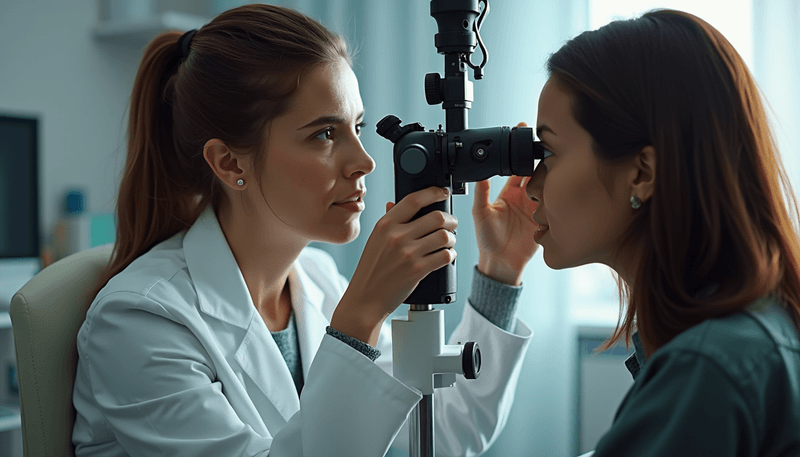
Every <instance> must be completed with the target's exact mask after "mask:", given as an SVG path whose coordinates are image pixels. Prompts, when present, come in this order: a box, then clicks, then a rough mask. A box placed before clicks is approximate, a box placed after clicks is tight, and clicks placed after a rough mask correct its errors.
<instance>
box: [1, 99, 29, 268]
mask: <svg viewBox="0 0 800 457" xmlns="http://www.w3.org/2000/svg"><path fill="white" fill-rule="evenodd" d="M38 129H39V121H38V119H36V118H28V117H18V116H4V115H0V259H2V258H20V257H37V258H38V257H39V169H38V158H39V157H38V156H39V148H38V147H39V143H38V136H39V132H38Z"/></svg>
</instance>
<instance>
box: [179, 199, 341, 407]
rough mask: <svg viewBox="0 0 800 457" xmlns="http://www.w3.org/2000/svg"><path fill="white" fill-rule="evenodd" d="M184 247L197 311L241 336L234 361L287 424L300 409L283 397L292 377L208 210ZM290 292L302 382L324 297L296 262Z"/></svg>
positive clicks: (322, 323)
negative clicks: (226, 325)
mask: <svg viewBox="0 0 800 457" xmlns="http://www.w3.org/2000/svg"><path fill="white" fill-rule="evenodd" d="M183 243H184V244H183V248H184V255H185V257H186V264H187V267H188V269H189V274H190V275H191V277H192V280H193V282H194V284H195V290H196V292H197V297H198V301H199V307H200V310H201V311H202V312H203V313H205V314H206V315H208V316H210V317H211V318H213V319H217V320H219V321H222V322H225V323H227V324H230V325H234V326H236V327H239V328H241V329H244V330H245V331H246V333H244V334H243V336H242V337H241V338H242V339H241V341H239V343H238V348H237V349H236V350H235V354H234V355H233V357H234V359H235V360H236V361H237V363H238V364H239V366H241V367H242V369H243V370H244V372H245V373H247V375H248V376H249V377H250V378H251V379H252V380H253V382H254V383H255V384H256V386H257V387H258V389H259V390H261V391H262V392H263V393H264V394H265V395H266V397H267V399H268V400H269V401H270V402H271V403H272V406H273V407H274V408H276V409H277V410H278V412H279V413H280V414H281V416H283V419H284V420H288V419H289V417H291V415H292V414H294V413H295V412H296V411H297V410H298V409H299V407H300V404H299V401H298V398H297V396H293V395H287V392H295V388H294V382H293V381H292V378H291V373H290V372H289V369H288V367H287V366H286V362H285V361H284V359H283V356H282V355H281V354H280V350H279V349H278V346H277V344H276V343H275V341H274V340H273V339H272V337H271V335H270V334H269V330H268V329H267V327H266V325H265V324H264V322H263V320H262V319H261V318H260V316H258V313H257V311H256V308H255V306H254V305H253V301H252V298H251V297H250V293H249V292H248V289H247V284H246V283H245V281H244V276H243V275H242V273H241V270H239V266H238V264H237V263H236V259H235V258H234V257H233V253H232V252H231V249H230V246H229V245H228V243H227V240H226V239H225V235H224V234H223V232H222V229H221V228H220V226H219V222H218V220H217V218H216V215H215V214H214V211H213V209H211V208H210V207H209V208H207V209H206V210H205V211H204V212H203V213H202V214H201V215H200V217H198V219H197V221H196V222H195V223H194V224H193V225H192V227H191V228H190V229H189V231H188V232H187V233H186V236H185V237H184V242H183ZM302 255H303V254H301V256H302ZM289 290H290V292H291V297H292V308H293V309H294V312H295V319H296V322H297V332H298V339H299V341H300V356H301V361H302V365H303V376H304V378H307V377H308V370H309V368H310V366H311V362H312V361H313V360H314V356H315V355H316V353H317V350H318V349H319V346H320V344H321V343H322V339H323V337H324V335H325V327H326V326H327V325H328V322H329V321H328V318H327V317H326V316H325V315H324V313H323V311H322V306H323V302H324V300H325V293H324V292H323V291H322V290H321V289H320V288H319V286H317V285H316V284H315V283H314V281H313V280H312V279H311V278H310V277H309V276H308V274H307V273H306V272H305V271H304V269H303V268H302V264H301V262H300V261H299V260H297V261H295V263H294V266H293V268H292V270H291V272H290V274H289ZM278 367H280V368H278ZM276 368H277V369H276ZM254 403H257V402H255V401H254Z"/></svg>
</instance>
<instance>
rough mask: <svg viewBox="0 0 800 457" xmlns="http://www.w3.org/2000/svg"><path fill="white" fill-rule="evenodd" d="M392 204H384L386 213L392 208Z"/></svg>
mask: <svg viewBox="0 0 800 457" xmlns="http://www.w3.org/2000/svg"><path fill="white" fill-rule="evenodd" d="M394 205H395V204H394V202H386V212H387V213H388V212H389V210H390V209H392V208H394Z"/></svg>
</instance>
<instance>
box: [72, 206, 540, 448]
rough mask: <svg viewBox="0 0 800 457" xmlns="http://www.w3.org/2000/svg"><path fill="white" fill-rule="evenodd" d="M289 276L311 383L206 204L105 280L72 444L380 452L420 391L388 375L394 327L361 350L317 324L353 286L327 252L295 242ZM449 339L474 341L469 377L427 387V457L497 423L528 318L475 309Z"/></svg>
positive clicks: (92, 322)
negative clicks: (504, 325) (186, 225)
mask: <svg viewBox="0 0 800 457" xmlns="http://www.w3.org/2000/svg"><path fill="white" fill-rule="evenodd" d="M289 287H290V291H291V297H292V307H293V308H294V312H295V318H296V322H297V331H298V335H299V341H300V354H301V358H302V365H303V375H304V379H305V385H304V388H303V392H302V395H301V397H300V398H298V396H297V393H296V389H295V386H294V383H293V381H292V378H291V375H290V373H289V370H288V368H287V366H286V362H285V361H284V360H283V358H282V356H281V353H280V351H279V350H278V347H277V345H276V344H275V342H274V340H273V339H272V336H271V335H270V332H269V330H268V329H267V327H266V325H265V324H264V321H263V320H262V319H261V317H260V315H259V314H258V313H257V312H256V309H255V307H254V306H253V302H252V300H251V297H250V295H249V293H248V290H247V287H246V285H245V282H244V278H243V277H242V274H241V272H240V270H239V268H238V266H237V264H236V261H235V259H234V257H233V255H232V253H231V251H230V248H229V246H228V244H227V242H226V240H225V237H224V235H223V233H222V231H221V230H220V228H219V224H218V222H217V219H216V217H215V216H214V212H213V211H211V210H210V209H209V210H207V211H206V212H204V213H203V215H202V216H201V217H200V218H199V219H198V221H197V222H196V223H195V224H194V225H193V226H192V227H191V229H190V230H188V231H187V232H185V234H184V233H182V234H178V235H176V236H174V237H172V238H171V239H169V240H167V241H165V242H163V243H161V244H159V245H158V246H156V247H155V248H153V249H152V250H151V251H150V252H148V253H146V254H145V255H143V256H141V257H140V258H138V259H137V260H136V261H134V262H133V263H132V264H131V265H130V266H129V267H128V268H127V269H126V270H125V271H124V272H123V273H121V274H120V275H117V276H116V277H114V278H112V280H111V281H110V282H109V283H108V285H107V286H106V287H105V288H104V289H103V290H102V291H101V292H100V294H98V296H97V298H96V299H95V301H94V303H93V304H92V306H91V308H90V309H89V312H88V313H87V315H86V321H85V323H84V324H83V326H82V327H81V330H80V332H79V334H78V353H79V356H80V358H79V363H78V371H77V376H76V380H75V390H74V396H73V400H74V405H75V408H76V410H77V412H78V415H77V419H76V423H75V428H74V431H73V441H74V442H75V444H76V454H77V455H78V456H89V455H98V456H99V455H102V456H123V455H131V456H148V457H153V456H161V455H163V456H170V457H177V456H201V455H202V456H245V455H246V456H266V455H267V454H269V456H271V457H281V456H322V455H325V456H338V455H341V456H348V457H352V456H370V457H374V456H381V455H383V454H384V453H385V452H386V451H387V450H388V448H389V447H390V445H392V443H393V440H394V439H395V438H397V440H396V443H395V444H396V445H397V446H398V447H399V448H407V446H408V435H407V431H406V430H407V427H404V428H403V432H402V433H401V432H400V430H401V426H402V425H403V424H404V421H405V419H406V416H407V415H408V413H409V411H411V409H412V408H413V407H414V405H415V404H416V403H417V402H418V401H419V400H420V398H421V396H420V395H419V392H418V391H416V390H415V389H412V388H409V387H407V386H405V385H404V384H403V383H401V382H400V381H398V380H397V379H395V378H394V377H392V376H391V375H390V373H391V355H392V349H391V340H390V338H391V331H390V327H389V323H387V325H386V326H385V327H384V328H383V329H382V332H381V335H380V338H379V342H378V347H379V349H380V350H381V351H382V356H381V357H380V358H379V359H378V360H377V361H376V362H377V363H375V362H372V361H370V360H369V359H368V358H366V357H365V356H364V355H362V354H361V353H360V352H358V351H356V350H354V349H353V348H351V347H349V346H348V345H346V344H344V343H342V342H341V341H339V340H338V339H336V338H334V337H331V336H329V335H326V332H325V327H326V326H327V325H328V324H329V322H330V318H331V316H332V314H333V311H334V309H335V307H336V305H337V303H338V301H339V299H340V298H341V296H342V294H343V293H344V291H345V288H346V287H347V280H346V279H345V278H344V277H343V276H341V275H340V274H339V273H338V270H337V269H336V265H335V264H334V262H333V259H332V258H331V257H330V256H328V255H327V254H326V253H325V252H324V251H321V250H319V249H313V248H307V249H305V250H304V251H303V252H302V253H301V254H300V256H299V258H298V259H297V261H296V262H295V264H294V267H293V270H292V273H291V275H290V277H289ZM464 308H465V310H464V315H463V318H462V322H461V323H460V325H459V326H458V328H457V329H456V330H455V331H454V333H453V335H452V338H451V341H462V342H464V341H476V342H477V343H478V345H479V346H480V348H481V351H482V355H483V365H482V371H481V375H480V377H479V378H478V379H477V380H466V379H464V378H463V377H459V380H458V382H457V383H456V385H455V386H454V387H450V388H445V389H439V390H437V391H436V393H435V395H434V401H435V415H436V444H437V456H441V457H444V456H447V455H475V454H476V453H479V452H481V451H482V450H484V449H485V448H486V447H487V446H488V445H489V444H491V442H492V441H493V440H494V439H495V438H496V437H497V436H498V434H499V433H500V431H501V430H502V428H503V426H504V424H505V421H506V418H507V416H508V412H509V410H510V407H511V403H512V401H513V398H514V391H515V388H516V384H517V379H518V377H519V372H520V366H521V364H522V360H523V357H524V354H525V351H526V349H527V346H528V342H529V339H530V336H531V331H530V330H529V329H528V327H527V326H526V325H525V324H523V323H522V322H520V321H517V322H516V328H515V332H514V333H509V332H505V331H503V330H501V329H499V328H498V327H496V326H494V325H492V324H491V323H490V322H489V321H487V320H486V319H484V318H483V317H482V316H481V315H480V314H479V313H477V312H476V311H475V310H474V309H472V307H471V306H469V305H468V306H465V307H464Z"/></svg>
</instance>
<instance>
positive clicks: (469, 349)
mask: <svg viewBox="0 0 800 457" xmlns="http://www.w3.org/2000/svg"><path fill="white" fill-rule="evenodd" d="M461 367H462V368H463V369H464V377H465V378H467V379H478V375H479V374H480V373H481V350H480V348H479V347H478V343H475V342H473V341H470V342H469V343H464V352H462V353H461Z"/></svg>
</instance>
